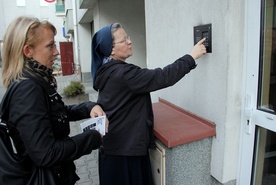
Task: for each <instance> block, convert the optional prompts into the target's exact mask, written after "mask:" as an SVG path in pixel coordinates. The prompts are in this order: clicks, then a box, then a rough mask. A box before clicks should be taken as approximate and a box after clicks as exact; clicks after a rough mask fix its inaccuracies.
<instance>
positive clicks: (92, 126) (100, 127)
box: [80, 116, 106, 135]
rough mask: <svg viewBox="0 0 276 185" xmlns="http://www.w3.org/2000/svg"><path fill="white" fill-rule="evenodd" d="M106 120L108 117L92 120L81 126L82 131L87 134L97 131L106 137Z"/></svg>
mask: <svg viewBox="0 0 276 185" xmlns="http://www.w3.org/2000/svg"><path fill="white" fill-rule="evenodd" d="M105 119H106V116H99V117H95V118H90V119H89V120H87V121H85V122H82V123H81V124H80V126H81V130H82V131H83V132H85V131H86V130H97V131H98V132H100V133H101V134H102V135H105Z"/></svg>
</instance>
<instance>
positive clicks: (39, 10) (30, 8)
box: [0, 0, 66, 48]
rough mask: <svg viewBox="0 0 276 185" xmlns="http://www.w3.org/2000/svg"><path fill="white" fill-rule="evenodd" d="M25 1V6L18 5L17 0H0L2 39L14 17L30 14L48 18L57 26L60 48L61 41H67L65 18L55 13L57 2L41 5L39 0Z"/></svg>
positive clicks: (0, 32)
mask: <svg viewBox="0 0 276 185" xmlns="http://www.w3.org/2000/svg"><path fill="white" fill-rule="evenodd" d="M25 2H26V4H25V6H17V5H16V0H9V1H6V0H0V10H3V11H1V12H2V13H1V16H0V23H1V26H0V40H1V39H3V36H4V34H5V31H6V28H7V26H8V25H9V23H10V22H11V21H12V20H13V19H14V18H16V17H17V16H21V15H30V16H35V17H37V18H39V19H47V20H49V21H50V22H51V23H52V24H53V25H54V26H55V27H56V29H57V35H56V37H55V40H56V43H57V47H58V48H59V41H66V39H65V38H64V37H63V35H62V25H63V19H62V17H57V16H56V15H55V3H49V4H48V6H40V1H39V0H26V1H25Z"/></svg>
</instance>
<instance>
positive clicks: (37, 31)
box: [0, 16, 105, 185]
mask: <svg viewBox="0 0 276 185" xmlns="http://www.w3.org/2000/svg"><path fill="white" fill-rule="evenodd" d="M55 35H56V28H55V27H54V26H53V25H52V24H51V23H50V22H47V21H40V20H38V19H37V18H34V17H28V16H21V17H18V18H16V19H15V20H13V21H12V22H11V23H10V25H9V27H8V28H7V31H6V34H5V37H4V44H3V53H2V60H3V68H2V76H3V85H4V87H6V88H8V87H9V88H8V91H7V93H9V94H7V95H6V98H5V99H4V100H2V103H1V110H0V111H1V119H2V121H5V122H6V124H7V126H8V128H9V132H10V135H11V137H12V139H13V141H14V143H15V149H16V150H17V153H18V155H19V156H20V157H21V158H22V159H24V160H27V163H26V165H25V170H26V171H27V172H28V173H27V174H29V176H27V177H24V178H23V179H22V178H18V177H14V178H12V177H10V176H5V175H6V174H3V173H2V174H0V184H5V185H9V184H13V185H14V184H16V185H19V184H20V182H21V183H22V182H24V183H23V184H47V183H48V184H51V185H52V184H58V185H73V184H75V182H76V181H77V180H78V179H79V177H78V176H77V174H76V172H75V170H76V167H75V165H74V162H73V161H74V160H75V159H78V158H79V157H81V156H83V155H85V154H89V153H91V152H92V150H93V149H97V148H98V147H99V146H100V145H101V134H100V133H99V132H98V131H95V130H88V131H86V132H84V133H82V134H78V135H76V136H73V137H69V133H70V128H69V121H75V120H80V119H84V118H89V117H95V116H102V115H104V114H105V113H104V111H103V110H102V108H101V107H100V106H99V105H97V104H96V103H93V102H84V103H81V104H79V105H70V106H66V105H64V102H63V101H62V98H61V96H60V95H59V94H58V93H57V91H56V88H57V84H56V80H55V78H54V76H53V75H52V72H53V70H52V65H53V64H54V60H55V58H56V56H57V55H59V52H58V50H57V48H56V44H55V39H54V37H55ZM0 166H2V164H0ZM2 168H7V170H8V168H9V167H8V166H5V167H3V166H2ZM38 169H39V170H47V171H50V174H51V178H50V180H51V181H48V180H49V179H45V180H43V181H42V182H39V183H38V182H36V180H37V178H38V176H39V172H37V170H38ZM5 179H9V181H5ZM30 181H31V182H30Z"/></svg>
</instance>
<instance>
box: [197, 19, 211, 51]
mask: <svg viewBox="0 0 276 185" xmlns="http://www.w3.org/2000/svg"><path fill="white" fill-rule="evenodd" d="M203 38H206V40H205V41H204V43H203V44H204V45H205V47H206V51H207V53H212V24H205V25H200V26H195V27H194V44H196V43H197V42H198V41H200V40H201V39H203Z"/></svg>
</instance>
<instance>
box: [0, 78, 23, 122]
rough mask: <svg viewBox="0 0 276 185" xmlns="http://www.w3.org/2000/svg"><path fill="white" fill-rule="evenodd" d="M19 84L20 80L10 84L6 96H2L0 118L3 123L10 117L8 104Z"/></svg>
mask: <svg viewBox="0 0 276 185" xmlns="http://www.w3.org/2000/svg"><path fill="white" fill-rule="evenodd" d="M17 84H19V81H15V82H13V83H12V84H10V85H9V87H8V89H7V90H6V92H5V95H4V97H3V98H2V101H1V105H0V118H1V121H2V122H3V123H6V122H7V119H8V105H9V102H10V98H11V97H12V95H13V93H14V90H15V89H16V87H17Z"/></svg>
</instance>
